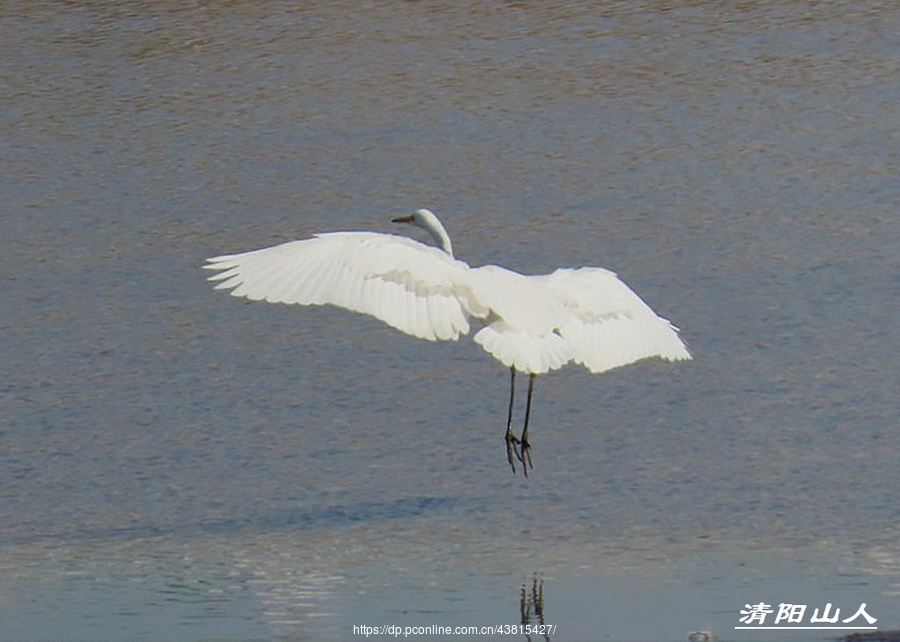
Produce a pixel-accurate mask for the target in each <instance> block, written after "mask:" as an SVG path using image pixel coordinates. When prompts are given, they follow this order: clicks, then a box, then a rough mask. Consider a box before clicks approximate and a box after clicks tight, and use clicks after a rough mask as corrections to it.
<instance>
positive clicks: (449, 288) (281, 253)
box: [204, 232, 478, 340]
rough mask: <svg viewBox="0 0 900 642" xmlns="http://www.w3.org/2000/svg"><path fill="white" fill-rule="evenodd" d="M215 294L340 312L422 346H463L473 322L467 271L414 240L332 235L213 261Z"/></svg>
mask: <svg viewBox="0 0 900 642" xmlns="http://www.w3.org/2000/svg"><path fill="white" fill-rule="evenodd" d="M204 267H205V268H207V269H209V270H216V271H217V273H216V274H213V275H212V276H211V277H209V280H210V281H217V282H218V283H217V285H216V289H220V290H231V294H232V295H234V296H243V297H246V298H248V299H250V300H254V301H257V300H265V301H270V302H273V303H294V304H300V305H326V304H328V305H335V306H337V307H341V308H346V309H348V310H352V311H354V312H361V313H364V314H369V315H371V316H373V317H375V318H377V319H380V320H381V321H383V322H385V323H387V324H388V325H390V326H392V327H394V328H397V329H398V330H401V331H403V332H406V333H407V334H411V335H413V336H416V337H420V338H423V339H429V340H435V339H453V340H455V339H457V338H459V336H460V335H461V334H466V333H468V331H469V320H470V319H471V318H473V317H474V316H475V315H473V314H472V309H473V308H475V309H477V308H478V306H477V305H475V304H473V303H472V302H471V301H470V299H471V293H470V292H469V290H468V286H467V283H466V280H465V273H466V272H468V271H469V266H468V265H466V264H465V263H463V262H462V261H457V260H456V259H454V258H453V257H451V256H449V255H448V254H446V253H445V252H443V251H442V250H439V249H437V248H433V247H429V246H427V245H423V244H422V243H418V242H417V241H414V240H412V239H408V238H405V237H401V236H394V235H390V234H376V233H371V232H333V233H329V234H319V235H317V236H315V237H313V238H310V239H304V240H301V241H292V242H289V243H283V244H281V245H276V246H274V247H269V248H264V249H261V250H254V251H251V252H244V253H242V254H227V255H222V256H217V257H213V258H211V259H208V260H207V265H205V266H204Z"/></svg>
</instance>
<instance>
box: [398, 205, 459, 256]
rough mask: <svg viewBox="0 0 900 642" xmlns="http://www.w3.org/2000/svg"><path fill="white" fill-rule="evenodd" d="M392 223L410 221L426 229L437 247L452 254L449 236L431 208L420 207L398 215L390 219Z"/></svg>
mask: <svg viewBox="0 0 900 642" xmlns="http://www.w3.org/2000/svg"><path fill="white" fill-rule="evenodd" d="M391 222H392V223H411V224H413V225H415V226H416V227H421V228H422V229H423V230H428V233H429V234H431V236H432V238H433V239H434V241H435V243H437V245H438V247H440V248H441V249H442V250H444V251H445V252H446V253H447V254H449V255H450V256H453V245H452V244H451V243H450V236H449V235H448V234H447V230H445V229H444V226H443V225H441V222H440V221H439V220H438V217H437V216H435V215H434V212H432V211H431V210H426V209H420V210H416V211H415V212H413V213H412V214H407V215H406V216H398V217H397V218H393V219H391Z"/></svg>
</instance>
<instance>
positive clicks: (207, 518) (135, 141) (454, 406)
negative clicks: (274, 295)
mask: <svg viewBox="0 0 900 642" xmlns="http://www.w3.org/2000/svg"><path fill="white" fill-rule="evenodd" d="M319 5H324V6H319ZM319 5H317V6H311V5H309V4H308V3H287V2H272V3H249V2H229V3H213V2H194V3H187V2H185V3H173V2H158V3H144V2H122V3H115V4H114V5H110V4H109V3H93V2H85V3H52V2H34V3H27V4H26V3H21V4H18V5H16V4H14V5H10V6H8V7H5V8H4V9H3V10H2V13H0V17H2V19H0V50H2V52H3V55H2V57H0V93H2V95H3V97H4V100H3V109H2V110H0V127H2V133H3V147H2V149H3V152H2V154H0V169H2V171H0V186H2V193H3V195H4V205H3V212H4V214H3V216H2V219H0V248H2V252H0V270H2V274H3V275H4V276H5V279H4V286H5V287H4V295H3V297H2V298H0V331H2V336H3V342H2V344H0V345H2V348H0V621H2V622H3V626H2V627H0V640H17V641H39V640H40V641H45V640H62V639H65V640H122V639H129V640H179V641H180V640H185V641H195V640H197V641H199V640H220V639H221V640H225V639H228V640H313V639H315V640H323V639H324V640H328V639H350V638H352V637H354V634H353V625H370V626H375V625H381V624H395V625H400V626H413V625H415V626H419V625H422V626H427V625H451V626H459V625H496V624H516V623H519V622H520V620H521V617H522V614H521V611H520V607H521V606H522V604H521V602H520V599H521V594H520V590H521V588H522V587H523V586H525V587H526V588H527V591H526V593H528V591H530V590H531V587H532V586H533V584H534V581H535V580H538V581H539V582H542V587H543V615H544V619H545V621H546V622H547V623H551V624H555V625H557V628H556V630H555V632H554V634H553V635H552V636H551V637H552V639H554V640H586V639H606V640H617V641H618V640H623V641H625V640H683V639H685V638H686V635H687V632H688V631H691V630H696V629H703V628H707V627H712V629H713V630H715V631H716V633H717V634H718V635H719V638H720V640H779V639H783V638H787V639H790V640H813V639H823V638H827V637H834V636H836V635H839V634H840V633H834V632H830V633H829V634H828V635H826V634H825V633H824V632H822V631H817V632H805V633H803V632H797V631H793V632H790V633H786V632H778V631H775V632H765V633H763V632H761V631H749V632H747V631H736V630H734V628H733V627H734V626H736V625H738V624H739V622H738V618H739V617H740V615H739V611H740V609H741V608H743V607H744V604H746V603H758V602H760V601H763V602H767V603H770V604H772V603H774V604H775V605H776V606H777V605H778V604H779V603H782V602H784V603H796V604H803V603H805V604H808V605H809V610H810V611H812V609H813V608H822V607H824V604H825V603H826V602H832V603H834V604H835V606H841V607H842V609H843V611H842V613H843V614H844V615H842V617H844V616H847V615H849V614H850V613H852V612H853V611H855V610H856V608H857V607H858V605H859V604H860V603H861V602H866V603H867V605H868V612H869V613H870V614H871V615H873V616H876V617H877V618H878V619H879V621H878V626H879V628H880V629H891V628H900V608H898V603H897V597H898V595H900V550H898V544H897V541H898V523H900V502H898V500H897V495H896V490H897V488H898V486H900V469H898V466H897V465H896V453H897V452H898V449H900V434H898V431H897V428H898V425H897V424H898V412H897V403H896V391H897V389H898V388H900V375H898V372H900V359H898V347H900V329H898V324H897V323H896V319H897V318H898V316H900V309H898V301H900V260H898V250H897V248H898V241H900V223H898V217H897V205H898V196H897V194H898V187H900V184H898V178H897V176H898V175H897V167H898V165H900V152H898V150H900V145H898V142H900V141H898V136H897V131H898V129H897V114H898V112H897V104H900V103H898V100H900V82H898V78H900V38H898V35H897V34H898V33H900V10H898V9H897V8H896V7H895V6H894V5H893V4H892V3H885V2H833V3H826V4H821V3H816V4H813V3H800V2H783V3H764V2H761V3H756V2H748V3H742V4H739V5H737V4H736V5H729V6H728V7H723V6H721V5H720V4H719V3H703V2H698V3H674V4H673V3H661V2H636V3H605V2H604V3H566V2H553V3H541V4H538V5H529V4H523V3H486V4H485V3H480V4H478V5H477V6H461V5H457V4H451V3H437V2H385V3H365V4H359V3H349V2H347V3H340V2H338V3H319ZM417 207H430V208H432V209H434V210H435V211H436V212H438V213H439V214H440V215H441V216H442V217H443V219H444V221H445V224H446V225H447V227H448V229H449V231H450V233H451V235H452V236H453V239H454V245H455V249H456V251H457V254H458V256H460V257H461V258H463V259H464V260H466V261H468V262H470V263H471V264H473V265H477V264H483V263H487V262H491V263H498V264H501V265H505V266H507V267H510V268H513V269H517V270H520V271H522V272H526V273H527V272H545V271H549V270H552V269H554V268H555V267H557V266H580V265H603V266H606V267H609V268H611V269H614V270H616V271H617V272H619V273H620V275H621V276H622V277H623V278H624V279H625V280H626V281H627V282H628V283H629V284H631V285H632V286H633V287H634V288H635V289H636V290H637V291H638V292H639V293H640V294H641V295H642V296H643V297H644V298H646V299H647V300H648V301H649V302H650V303H651V304H652V305H653V306H654V308H655V309H657V310H658V311H659V312H660V313H661V314H663V315H664V316H667V317H669V318H671V319H673V320H674V321H675V322H676V323H677V324H678V325H679V326H680V327H681V328H682V329H683V335H684V337H685V338H686V340H687V341H688V342H689V343H690V345H691V348H692V350H693V352H694V354H695V358H696V360H695V361H694V362H692V363H688V364H678V365H671V364H659V363H646V364H641V365H639V366H635V367H632V368H629V369H625V370H622V371H617V372H613V373H609V374H607V375H604V376H590V375H589V374H587V373H586V372H585V371H584V370H581V369H576V368H570V369H566V370H563V371H560V372H558V373H553V374H551V375H548V376H544V377H541V378H539V379H538V383H537V387H536V392H535V406H534V409H533V416H532V420H533V424H532V431H533V442H534V451H533V454H534V458H535V471H534V474H533V475H532V477H530V478H529V479H527V480H525V479H523V478H522V477H521V476H516V477H514V476H512V475H511V474H510V471H509V469H508V467H507V466H506V462H505V451H504V448H503V443H502V434H503V430H504V428H505V426H503V422H504V420H505V405H506V384H507V377H508V373H507V372H506V371H505V370H504V368H503V367H502V366H500V365H499V364H497V363H496V362H494V361H492V360H491V359H490V358H489V357H487V356H486V355H485V354H483V353H482V352H481V351H480V349H479V348H477V347H476V346H474V345H473V344H472V343H471V342H469V341H464V342H461V343H459V344H446V345H445V344H440V345H439V344H430V343H427V342H420V341H417V340H414V339H411V338H409V337H405V336H403V335H401V334H399V333H397V332H395V331H393V330H391V329H390V328H387V327H385V326H383V325H381V324H379V323H378V322H376V321H373V320H371V319H368V318H360V317H357V316H354V315H351V314H349V313H344V312H341V311H338V310H332V309H299V308H290V307H285V306H270V305H261V304H256V305H253V304H246V303H243V302H241V301H239V300H236V299H233V298H231V297H227V296H224V295H222V294H221V293H215V292H213V291H212V290H211V288H210V287H209V284H207V283H206V282H205V281H204V277H205V275H204V274H203V273H202V272H201V271H200V270H199V269H198V268H199V265H200V264H202V262H203V260H204V258H205V257H207V256H211V255H214V254H218V253H222V252H226V251H236V250H245V249H252V248H255V247H261V246H265V245H270V244H273V243H276V242H280V241H284V240H288V239H292V238H298V237H302V236H305V235H308V234H311V233H313V232H317V231H325V230H333V229H370V230H378V231H391V230H390V227H389V225H390V224H389V223H388V220H389V218H390V217H391V216H394V215H396V214H398V213H405V212H408V211H410V210H412V209H415V208H417ZM529 599H531V596H530V595H529ZM848 610H849V613H848V612H847V611H848ZM532 615H533V613H532ZM807 617H808V614H807ZM859 623H861V620H857V624H859ZM518 637H520V638H522V637H524V636H518ZM420 639H423V638H420ZM424 639H436V638H435V637H434V636H432V637H431V638H424ZM454 639H457V638H454ZM460 639H461V638H460ZM472 639H475V638H472ZM478 639H486V638H483V637H482V638H478ZM508 639H515V636H513V638H508Z"/></svg>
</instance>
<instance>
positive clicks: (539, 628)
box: [519, 576, 551, 642]
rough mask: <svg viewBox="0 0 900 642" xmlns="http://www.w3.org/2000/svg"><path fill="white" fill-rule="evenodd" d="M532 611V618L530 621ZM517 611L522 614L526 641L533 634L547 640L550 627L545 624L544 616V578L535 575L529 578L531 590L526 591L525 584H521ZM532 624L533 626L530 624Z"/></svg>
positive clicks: (529, 639)
mask: <svg viewBox="0 0 900 642" xmlns="http://www.w3.org/2000/svg"><path fill="white" fill-rule="evenodd" d="M532 612H533V615H534V620H533V621H532ZM519 613H520V614H521V616H522V622H521V623H522V626H523V627H525V628H524V631H525V639H526V640H528V642H531V640H532V633H534V636H541V637H543V639H544V640H547V641H548V642H549V640H550V631H551V627H549V626H548V625H547V621H546V619H545V618H544V578H538V577H537V576H535V577H534V578H533V579H532V580H531V591H530V592H529V591H528V588H527V585H526V584H522V588H521V589H520V590H519ZM532 624H534V625H535V626H532Z"/></svg>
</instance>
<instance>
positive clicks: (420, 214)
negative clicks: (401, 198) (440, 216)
mask: <svg viewBox="0 0 900 642" xmlns="http://www.w3.org/2000/svg"><path fill="white" fill-rule="evenodd" d="M436 220H437V216H435V215H434V212H432V211H431V210H426V209H420V210H416V211H415V212H413V213H412V214H407V215H405V216H398V217H397V218H393V219H391V223H412V224H413V225H416V226H417V227H421V228H423V229H426V230H427V229H428V226H429V224H433V221H436Z"/></svg>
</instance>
